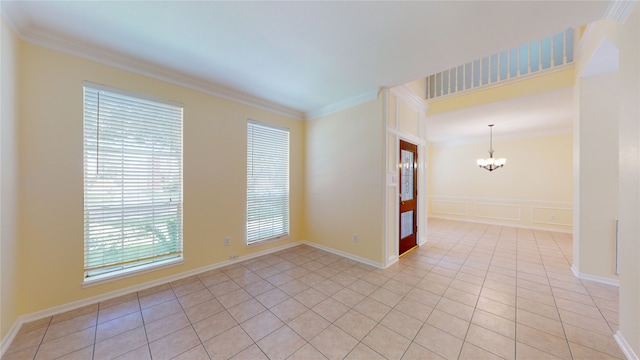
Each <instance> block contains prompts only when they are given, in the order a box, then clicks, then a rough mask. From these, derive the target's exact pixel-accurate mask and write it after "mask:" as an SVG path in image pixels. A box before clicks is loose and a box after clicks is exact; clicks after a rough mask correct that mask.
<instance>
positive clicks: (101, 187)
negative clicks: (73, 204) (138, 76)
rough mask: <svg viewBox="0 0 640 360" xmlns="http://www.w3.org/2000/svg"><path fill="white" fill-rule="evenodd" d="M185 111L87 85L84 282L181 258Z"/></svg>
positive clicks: (85, 85)
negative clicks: (96, 277)
mask: <svg viewBox="0 0 640 360" xmlns="http://www.w3.org/2000/svg"><path fill="white" fill-rule="evenodd" d="M182 112H183V110H182V107H181V106H178V105H176V104H171V103H168V102H160V101H155V100H150V99H147V98H144V97H140V96H137V95H132V94H128V93H126V92H124V91H120V90H117V89H112V88H107V87H104V86H101V85H96V84H91V83H85V84H84V270H85V278H87V277H91V276H96V275H103V274H108V273H114V272H119V271H122V270H125V269H127V270H128V269H131V268H134V267H139V266H145V265H149V264H155V263H158V262H159V261H163V260H168V259H172V258H181V257H182Z"/></svg>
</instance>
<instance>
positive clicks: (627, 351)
mask: <svg viewBox="0 0 640 360" xmlns="http://www.w3.org/2000/svg"><path fill="white" fill-rule="evenodd" d="M613 338H614V339H615V340H616V342H617V343H618V346H619V347H620V350H622V353H623V354H624V356H625V357H626V358H627V360H638V355H636V353H635V352H633V349H632V348H631V345H629V343H628V342H627V340H626V339H625V338H624V336H622V333H620V330H618V331H616V333H615V334H614V335H613Z"/></svg>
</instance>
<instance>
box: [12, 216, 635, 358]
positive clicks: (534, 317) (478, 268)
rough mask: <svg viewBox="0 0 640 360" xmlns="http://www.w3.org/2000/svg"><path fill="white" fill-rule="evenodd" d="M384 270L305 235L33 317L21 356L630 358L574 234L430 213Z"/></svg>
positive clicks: (17, 350) (18, 349)
mask: <svg viewBox="0 0 640 360" xmlns="http://www.w3.org/2000/svg"><path fill="white" fill-rule="evenodd" d="M428 239H429V242H428V243H427V245H425V246H422V247H420V248H419V249H416V250H414V251H413V252H411V253H410V254H408V255H407V256H405V257H403V258H402V259H400V261H399V263H397V264H395V265H393V266H391V267H390V268H388V269H385V270H381V269H376V268H373V267H371V266H367V265H363V264H361V263H357V262H355V261H352V260H349V259H346V258H343V257H340V256H337V255H334V254H331V253H328V252H325V251H322V250H318V249H315V248H313V247H309V246H297V247H294V248H291V249H287V250H284V251H280V252H278V253H275V254H270V255H266V256H262V257H260V258H255V259H251V260H248V261H244V262H239V263H237V264H234V265H231V266H227V267H225V268H221V269H217V270H213V271H208V272H206V273H202V274H199V275H198V276H192V277H189V278H186V279H183V280H180V281H176V282H173V283H170V284H165V285H162V286H157V287H154V288H151V289H147V290H144V291H140V292H137V293H132V294H128V295H126V296H122V297H119V298H115V299H111V300H108V301H104V302H101V303H99V304H93V305H91V306H87V307H84V308H81V309H77V310H74V311H71V312H67V313H63V314H59V315H55V316H53V317H50V318H46V319H42V320H38V321H34V322H32V323H28V324H25V325H24V326H23V327H22V329H21V330H20V332H19V334H18V335H17V336H16V338H15V340H14V341H13V343H12V345H11V346H10V348H9V350H8V351H7V353H6V354H5V356H4V359H6V360H12V359H34V358H35V359H38V360H40V359H114V358H118V359H136V360H138V359H150V358H153V359H227V358H232V359H252V360H256V359H325V358H328V359H343V358H344V359H367V360H368V359H442V358H445V359H500V358H504V359H557V358H559V359H596V358H597V359H613V358H618V359H624V355H623V354H622V352H621V351H620V349H619V348H618V346H617V344H616V342H615V340H614V339H613V334H614V332H615V331H616V330H617V326H618V324H617V322H618V314H617V311H618V290H617V288H615V287H611V286H605V285H602V284H598V283H592V282H588V281H583V280H578V279H576V278H575V277H574V276H573V274H572V272H571V270H570V268H569V266H570V263H571V235H569V234H563V233H554V232H548V231H534V230H527V229H517V228H508V227H500V226H487V225H481V224H471V223H464V222H455V221H446V220H430V221H429V233H428Z"/></svg>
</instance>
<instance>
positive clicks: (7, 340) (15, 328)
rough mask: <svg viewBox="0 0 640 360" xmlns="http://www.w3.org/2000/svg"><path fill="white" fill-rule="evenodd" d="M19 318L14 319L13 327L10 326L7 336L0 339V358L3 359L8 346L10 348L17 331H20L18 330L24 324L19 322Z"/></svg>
mask: <svg viewBox="0 0 640 360" xmlns="http://www.w3.org/2000/svg"><path fill="white" fill-rule="evenodd" d="M20 318H21V316H19V317H18V319H16V322H14V323H13V326H11V329H9V332H8V333H7V336H5V337H4V339H2V346H1V347H0V358H1V357H3V356H4V353H5V352H6V351H7V350H8V349H9V346H11V343H12V342H13V340H14V339H15V338H16V335H18V331H20V328H21V327H22V324H23V323H24V321H20Z"/></svg>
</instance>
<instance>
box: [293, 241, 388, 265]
mask: <svg viewBox="0 0 640 360" xmlns="http://www.w3.org/2000/svg"><path fill="white" fill-rule="evenodd" d="M302 243H303V244H305V245H309V246H311V247H314V248H316V249H320V250H324V251H326V252H330V253H332V254H336V255H340V256H342V257H346V258H347V259H351V260H354V261H357V262H359V263H363V264H367V265H371V266H373V267H376V268H378V269H384V264H381V263H378V262H375V261H371V260H369V259H365V258H363V257H360V256H356V255H352V254H349V253H346V252H343V251H340V250H336V249H332V248H330V247H326V246H324V245H320V244H316V243H312V242H308V241H303V242H302Z"/></svg>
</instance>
